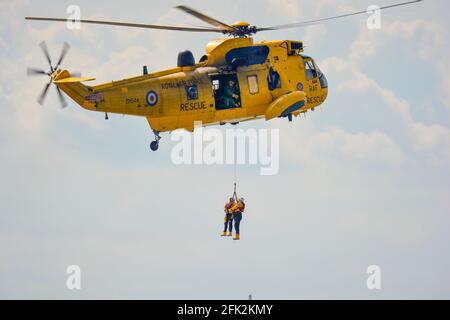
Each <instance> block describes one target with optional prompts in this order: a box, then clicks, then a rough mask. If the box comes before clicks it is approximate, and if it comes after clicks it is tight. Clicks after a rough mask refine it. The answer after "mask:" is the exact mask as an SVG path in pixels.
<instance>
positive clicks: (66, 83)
mask: <svg viewBox="0 0 450 320" xmlns="http://www.w3.org/2000/svg"><path fill="white" fill-rule="evenodd" d="M91 80H95V78H80V77H72V76H71V75H70V73H69V71H67V70H58V71H57V73H56V75H55V76H54V77H53V83H54V84H55V85H56V86H58V87H59V88H60V89H61V90H62V91H64V93H66V94H67V95H68V96H69V97H71V98H72V99H73V100H74V101H75V102H76V103H78V104H79V105H80V106H82V107H85V108H89V107H91V106H90V103H88V104H89V105H87V104H86V97H87V96H89V95H90V94H91V92H90V91H89V87H88V86H85V85H84V84H82V83H81V82H83V81H91Z"/></svg>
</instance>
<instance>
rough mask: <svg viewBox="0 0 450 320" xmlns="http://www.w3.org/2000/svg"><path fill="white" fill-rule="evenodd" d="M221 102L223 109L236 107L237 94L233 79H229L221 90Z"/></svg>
mask: <svg viewBox="0 0 450 320" xmlns="http://www.w3.org/2000/svg"><path fill="white" fill-rule="evenodd" d="M223 103H224V106H225V109H231V108H236V107H238V106H239V95H238V92H237V88H236V84H235V82H234V81H233V80H231V79H230V80H229V81H228V83H227V85H226V86H225V88H224V91H223Z"/></svg>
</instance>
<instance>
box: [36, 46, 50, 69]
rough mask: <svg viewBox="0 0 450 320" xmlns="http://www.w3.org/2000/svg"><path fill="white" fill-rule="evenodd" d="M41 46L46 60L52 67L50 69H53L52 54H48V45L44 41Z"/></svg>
mask: <svg viewBox="0 0 450 320" xmlns="http://www.w3.org/2000/svg"><path fill="white" fill-rule="evenodd" d="M39 46H40V47H41V49H42V52H43V53H44V56H45V58H46V59H47V62H48V65H49V66H50V69H52V59H51V58H50V53H49V52H48V48H47V44H46V43H45V41H42V42H41V43H40V44H39Z"/></svg>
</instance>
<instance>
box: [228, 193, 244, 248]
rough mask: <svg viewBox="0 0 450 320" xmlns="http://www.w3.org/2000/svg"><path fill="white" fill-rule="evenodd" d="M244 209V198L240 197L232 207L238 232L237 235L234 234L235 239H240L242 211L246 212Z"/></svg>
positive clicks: (235, 228)
mask: <svg viewBox="0 0 450 320" xmlns="http://www.w3.org/2000/svg"><path fill="white" fill-rule="evenodd" d="M244 210H245V202H244V198H239V200H238V201H237V202H236V203H235V204H234V205H233V206H232V207H231V211H232V212H233V220H234V230H235V232H236V235H235V236H234V238H233V240H239V239H240V237H239V235H240V233H239V226H240V224H241V220H242V213H243V212H244Z"/></svg>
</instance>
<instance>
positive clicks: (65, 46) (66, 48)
mask: <svg viewBox="0 0 450 320" xmlns="http://www.w3.org/2000/svg"><path fill="white" fill-rule="evenodd" d="M69 49H70V46H69V44H68V43H67V42H64V44H63V47H62V50H61V54H60V56H59V59H58V63H57V64H56V66H55V68H54V69H55V70H57V69H58V67H59V66H60V65H61V62H63V60H64V58H65V57H66V54H67V52H68V51H69Z"/></svg>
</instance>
